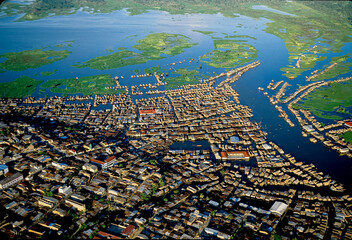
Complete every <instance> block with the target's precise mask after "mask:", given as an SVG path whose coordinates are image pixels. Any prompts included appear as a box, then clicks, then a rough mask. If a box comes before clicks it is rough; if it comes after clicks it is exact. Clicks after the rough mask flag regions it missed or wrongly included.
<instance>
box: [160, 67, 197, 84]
mask: <svg viewBox="0 0 352 240" xmlns="http://www.w3.org/2000/svg"><path fill="white" fill-rule="evenodd" d="M197 74H199V72H198V71H197V70H188V69H186V68H179V69H177V70H175V71H174V72H172V73H170V74H169V77H168V78H165V80H164V82H167V85H166V88H167V89H172V88H177V87H180V86H182V85H188V84H197V83H199V81H198V79H197V78H196V75H197Z"/></svg>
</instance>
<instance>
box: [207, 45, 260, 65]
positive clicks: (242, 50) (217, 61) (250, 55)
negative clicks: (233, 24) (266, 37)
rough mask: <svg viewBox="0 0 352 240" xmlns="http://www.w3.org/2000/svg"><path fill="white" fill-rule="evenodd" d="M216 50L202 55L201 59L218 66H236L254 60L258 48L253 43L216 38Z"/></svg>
mask: <svg viewBox="0 0 352 240" xmlns="http://www.w3.org/2000/svg"><path fill="white" fill-rule="evenodd" d="M214 48H215V49H214V50H213V51H211V52H210V53H208V54H205V55H204V56H202V57H201V59H202V60H201V61H202V62H204V63H207V64H208V65H210V66H213V67H216V68H234V67H237V66H239V65H243V64H245V63H248V62H251V61H253V60H254V59H255V58H256V57H257V56H258V50H257V49H255V48H254V47H253V46H252V45H249V44H245V43H241V44H239V43H237V42H236V41H234V40H223V39H222V40H214Z"/></svg>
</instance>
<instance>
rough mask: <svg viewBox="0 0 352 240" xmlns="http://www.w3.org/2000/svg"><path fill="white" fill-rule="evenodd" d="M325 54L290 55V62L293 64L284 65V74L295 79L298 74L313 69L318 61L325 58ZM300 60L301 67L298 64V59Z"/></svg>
mask: <svg viewBox="0 0 352 240" xmlns="http://www.w3.org/2000/svg"><path fill="white" fill-rule="evenodd" d="M325 59H326V57H325V56H321V57H318V56H317V55H315V54H307V55H304V54H301V55H300V56H290V58H289V62H291V63H292V62H293V61H294V62H293V64H290V65H288V66H287V67H283V68H281V69H280V70H281V71H283V72H285V73H284V74H283V75H284V76H286V77H287V78H289V79H294V78H296V77H297V76H299V75H301V74H302V73H303V72H305V71H307V70H309V69H312V68H314V67H315V65H316V62H318V61H323V60H325ZM298 60H299V67H297V66H296V63H297V61H298Z"/></svg>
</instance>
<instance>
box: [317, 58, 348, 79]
mask: <svg viewBox="0 0 352 240" xmlns="http://www.w3.org/2000/svg"><path fill="white" fill-rule="evenodd" d="M351 58H352V54H351V53H350V54H346V55H343V56H339V57H333V58H331V61H330V64H336V65H334V66H333V67H332V68H330V69H328V70H327V71H325V72H324V73H322V74H320V75H319V76H317V77H316V78H314V79H313V80H314V81H318V80H319V81H320V80H325V79H331V78H335V77H337V76H339V75H341V74H345V73H349V72H350V68H351V67H352V62H351Z"/></svg>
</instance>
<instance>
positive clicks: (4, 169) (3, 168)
mask: <svg viewBox="0 0 352 240" xmlns="http://www.w3.org/2000/svg"><path fill="white" fill-rule="evenodd" d="M8 172H9V167H8V166H7V165H6V164H0V176H2V175H5V174H6V173H8Z"/></svg>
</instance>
